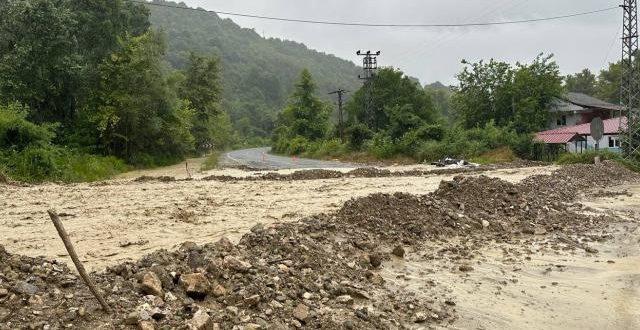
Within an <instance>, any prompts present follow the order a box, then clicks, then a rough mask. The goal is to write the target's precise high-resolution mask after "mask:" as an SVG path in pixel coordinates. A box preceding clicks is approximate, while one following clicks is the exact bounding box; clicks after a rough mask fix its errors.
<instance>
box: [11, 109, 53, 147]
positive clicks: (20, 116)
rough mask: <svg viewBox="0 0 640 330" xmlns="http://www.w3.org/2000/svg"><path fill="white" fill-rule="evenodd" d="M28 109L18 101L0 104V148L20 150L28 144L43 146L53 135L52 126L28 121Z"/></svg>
mask: <svg viewBox="0 0 640 330" xmlns="http://www.w3.org/2000/svg"><path fill="white" fill-rule="evenodd" d="M27 113H28V109H27V108H26V107H24V106H23V105H20V104H18V103H12V104H9V105H7V106H0V150H14V151H21V150H24V149H25V148H27V147H28V146H30V145H31V146H38V147H44V146H47V145H49V143H51V140H52V139H53V137H54V133H53V127H51V126H43V125H36V124H34V123H31V122H29V121H28V120H27V119H26V117H27Z"/></svg>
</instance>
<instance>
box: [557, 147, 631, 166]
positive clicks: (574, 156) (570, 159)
mask: <svg viewBox="0 0 640 330" xmlns="http://www.w3.org/2000/svg"><path fill="white" fill-rule="evenodd" d="M596 156H600V160H615V161H620V160H622V157H621V156H620V155H619V154H615V153H612V152H610V151H608V150H602V151H594V150H593V151H587V152H583V153H580V154H578V153H565V154H563V155H562V156H560V158H558V161H556V163H558V164H560V165H568V164H593V162H594V159H595V158H596Z"/></svg>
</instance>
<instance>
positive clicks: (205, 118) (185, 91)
mask: <svg viewBox="0 0 640 330" xmlns="http://www.w3.org/2000/svg"><path fill="white" fill-rule="evenodd" d="M183 76H184V80H183V81H182V82H181V83H180V86H179V95H180V97H181V98H183V99H186V100H188V101H190V102H191V107H192V108H193V109H194V116H193V124H192V127H191V134H192V135H193V137H194V139H195V141H196V148H200V146H202V145H203V144H205V143H213V144H214V145H215V146H216V147H217V148H220V149H225V148H227V147H230V146H232V145H233V144H234V142H235V138H236V137H235V135H234V132H233V128H232V127H231V122H230V120H229V116H228V115H227V114H226V113H225V112H224V111H223V110H222V108H221V101H222V82H221V81H220V59H219V58H216V57H205V56H199V55H196V54H194V53H192V54H191V55H190V57H189V64H188V67H187V69H186V70H185V71H184V72H183Z"/></svg>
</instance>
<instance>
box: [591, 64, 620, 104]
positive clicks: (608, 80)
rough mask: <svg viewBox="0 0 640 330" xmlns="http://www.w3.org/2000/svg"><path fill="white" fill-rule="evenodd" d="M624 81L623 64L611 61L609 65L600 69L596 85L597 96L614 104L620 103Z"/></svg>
mask: <svg viewBox="0 0 640 330" xmlns="http://www.w3.org/2000/svg"><path fill="white" fill-rule="evenodd" d="M621 83H622V65H621V64H620V61H618V62H617V63H609V67H608V68H606V69H603V70H602V71H600V74H599V75H598V83H597V86H596V96H597V97H598V98H599V99H601V100H604V101H607V102H611V103H613V104H620V88H621V86H620V84H621Z"/></svg>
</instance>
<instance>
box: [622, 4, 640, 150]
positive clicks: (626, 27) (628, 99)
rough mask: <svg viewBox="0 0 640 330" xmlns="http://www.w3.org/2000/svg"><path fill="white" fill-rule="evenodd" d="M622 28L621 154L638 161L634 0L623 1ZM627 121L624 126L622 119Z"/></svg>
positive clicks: (639, 116) (638, 85) (639, 127)
mask: <svg viewBox="0 0 640 330" xmlns="http://www.w3.org/2000/svg"><path fill="white" fill-rule="evenodd" d="M621 7H622V10H623V28H622V62H621V63H622V84H621V88H620V101H621V103H622V105H623V106H624V110H623V111H622V112H623V114H622V116H621V119H620V132H621V135H620V137H621V140H622V141H621V142H622V150H623V151H624V155H625V157H626V158H636V159H638V158H640V113H638V108H639V105H640V104H639V103H640V102H639V101H640V98H639V93H640V90H639V89H640V77H638V75H639V74H640V70H639V68H638V56H640V54H638V6H637V1H636V0H624V4H623V5H622V6H621ZM624 117H626V119H627V123H626V126H625V125H624V123H623V119H624Z"/></svg>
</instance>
